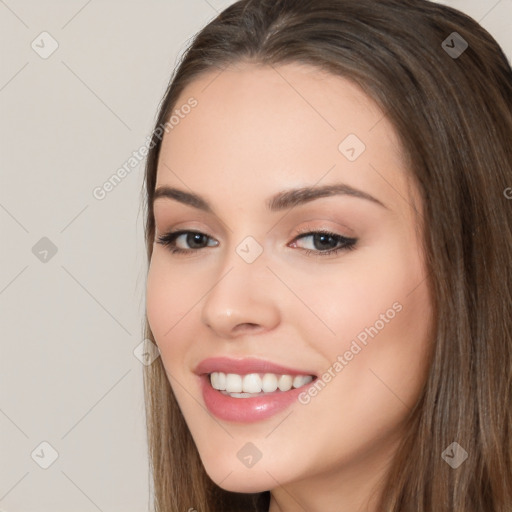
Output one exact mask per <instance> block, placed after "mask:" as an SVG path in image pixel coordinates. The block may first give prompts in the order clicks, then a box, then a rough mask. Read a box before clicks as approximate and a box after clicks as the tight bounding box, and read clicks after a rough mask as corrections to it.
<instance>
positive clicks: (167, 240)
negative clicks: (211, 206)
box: [157, 230, 213, 254]
mask: <svg viewBox="0 0 512 512" xmlns="http://www.w3.org/2000/svg"><path fill="white" fill-rule="evenodd" d="M181 237H184V240H185V242H186V244H187V245H189V246H190V247H192V248H191V249H187V248H185V249H183V248H180V247H177V241H178V239H179V238H181ZM207 240H213V239H212V238H210V237H209V236H208V235H205V234H204V233H201V232H200V231H186V230H180V231H174V232H170V233H166V234H165V235H161V236H159V237H158V241H157V243H159V244H162V245H164V246H165V247H168V248H169V250H170V251H171V253H173V254H183V253H191V252H197V251H198V250H199V249H203V243H204V242H205V241H207ZM197 245H199V246H200V247H197Z"/></svg>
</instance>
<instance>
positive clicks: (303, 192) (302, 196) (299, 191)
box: [153, 183, 389, 213]
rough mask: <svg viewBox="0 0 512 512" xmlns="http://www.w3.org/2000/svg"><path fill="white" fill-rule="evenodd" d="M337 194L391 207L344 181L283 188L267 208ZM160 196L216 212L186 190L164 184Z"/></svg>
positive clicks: (157, 193)
mask: <svg viewBox="0 0 512 512" xmlns="http://www.w3.org/2000/svg"><path fill="white" fill-rule="evenodd" d="M335 195H342V196H343V195H346V196H351V197H357V198H359V199H365V200H367V201H371V202H373V203H375V204H378V205H380V206H382V207H383V208H386V209H389V208H388V207H387V206H386V205H385V204H384V203H382V202H381V201H379V200H378V199H377V198H375V197H373V196H372V195H370V194H368V193H367V192H363V191H362V190H358V189H356V188H353V187H350V186H349V185H346V184H344V183H335V184H332V185H324V186H320V187H302V188H296V189H290V190H283V191H282V192H278V193H277V194H275V195H273V196H272V197H270V198H269V199H267V201H266V206H267V209H268V210H269V211H271V212H279V211H281V210H285V209H288V208H293V207H295V206H299V205H301V204H305V203H308V202H310V201H314V200H315V199H319V198H322V197H331V196H335ZM160 198H167V199H173V200H175V201H178V202H180V203H182V204H185V205H188V206H192V207H193V208H197V209H199V210H202V211H204V212H208V213H214V212H213V209H212V207H211V206H210V204H209V203H208V201H206V199H204V198H203V197H201V196H200V195H198V194H194V193H192V192H186V191H184V190H180V189H177V188H174V187H168V186H165V185H163V186H160V187H158V188H157V189H156V190H155V192H154V194H153V201H155V200H156V199H160Z"/></svg>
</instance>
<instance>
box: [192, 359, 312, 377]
mask: <svg viewBox="0 0 512 512" xmlns="http://www.w3.org/2000/svg"><path fill="white" fill-rule="evenodd" d="M212 372H223V373H237V374H239V375H246V374H248V373H276V374H278V375H314V373H313V372H311V371H310V370H296V369H293V368H287V367H285V366H281V365H278V364H274V363H271V362H270V361H264V360H263V359H256V358H245V359H230V358H228V357H210V358H208V359H205V360H203V361H201V362H200V363H199V364H198V365H197V367H196V369H195V372H194V373H197V374H198V375H201V374H203V373H212Z"/></svg>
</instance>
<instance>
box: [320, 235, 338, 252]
mask: <svg viewBox="0 0 512 512" xmlns="http://www.w3.org/2000/svg"><path fill="white" fill-rule="evenodd" d="M325 239H330V240H331V242H333V243H331V244H330V245H331V247H321V244H322V243H324V242H325ZM318 240H320V247H317V245H316V244H315V247H316V248H317V249H326V248H327V249H332V248H333V247H335V246H336V240H334V238H333V237H332V236H331V235H326V234H317V235H315V242H316V241H318Z"/></svg>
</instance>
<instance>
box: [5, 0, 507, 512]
mask: <svg viewBox="0 0 512 512" xmlns="http://www.w3.org/2000/svg"><path fill="white" fill-rule="evenodd" d="M230 3H232V2H231V1H229V0H228V1H222V0H217V1H215V0H187V1H185V0H180V1H178V0H167V1H164V0H152V1H145V2H143V1H142V0H137V1H135V0H131V1H124V2H121V1H114V0H104V1H100V0H89V1H87V0H72V1H67V2H59V1H57V0H52V1H35V0H30V1H29V0H26V1H21V0H0V43H1V48H2V60H1V62H2V65H1V68H0V108H1V118H0V119H1V121H0V126H1V128H0V129H1V133H0V140H1V144H2V146H1V151H0V158H1V160H0V173H1V187H0V226H1V233H2V240H1V250H0V255H1V265H0V312H1V317H0V320H1V340H2V341H1V357H0V510H2V511H8V512H21V511H23V512H30V511H38V512H42V511H48V512H50V511H51V512H69V511H73V512H94V511H98V510H99V511H103V512H107V511H119V512H121V511H122V512H132V511H134V512H135V511H137V512H142V511H147V510H148V509H149V496H150V493H151V488H150V483H149V473H148V463H147V454H146V444H145V443H146V439H145V431H144V409H143V396H142V368H143V365H142V363H141V362H140V361H139V359H137V357H136V356H135V354H134V350H136V349H137V347H138V346H139V344H140V343H141V341H142V338H143V336H142V332H143V331H142V326H143V322H142V319H143V313H144V307H145V304H144V295H145V289H144V287H145V272H146V262H145V253H144V244H143V211H142V208H141V206H140V205H141V201H140V198H141V196H140V192H141V187H142V178H143V164H142V163H140V164H138V165H137V166H136V167H134V168H133V169H131V172H130V173H129V174H128V175H127V176H126V177H125V178H124V179H123V180H122V181H121V183H119V184H118V185H117V186H116V187H115V188H114V189H113V190H111V191H110V192H109V193H108V194H106V195H105V197H104V198H103V199H97V198H96V197H95V196H94V195H93V191H94V190H95V189H96V188H97V187H101V186H102V184H103V183H104V182H105V181H107V180H108V179H109V178H110V177H111V176H112V174H114V173H115V172H116V170H117V169H118V168H119V167H121V166H122V165H123V164H124V163H126V162H127V160H128V159H129V158H130V156H132V153H133V152H134V151H137V150H138V149H139V148H140V147H141V146H143V145H144V143H145V141H146V137H147V136H148V135H149V133H150V130H151V128H152V124H153V121H154V119H155V116H156V110H157V107H158V104H159V102H160V100H161V97H162V94H163V92H164V90H165V87H166V85H167V82H168V79H169V77H170V74H171V71H172V69H173V67H174V65H175V63H176V58H177V56H178V55H179V54H180V53H181V52H182V51H183V49H184V48H185V45H186V43H187V40H188V39H189V38H190V37H191V36H192V35H193V34H194V33H195V32H196V31H197V30H198V29H199V28H201V27H202V26H203V25H204V24H205V23H207V22H208V20H209V19H211V18H212V17H213V16H214V15H215V14H216V11H217V10H220V9H222V8H223V7H225V6H227V5H228V4H230ZM442 3H445V4H448V5H451V6H454V7H456V8H459V9H461V10H463V11H465V12H467V13H468V14H470V15H471V16H473V17H474V18H475V19H477V20H479V21H481V23H482V24H483V26H484V27H485V28H487V29H488V30H489V31H490V32H491V33H492V34H493V35H494V36H495V37H496V38H497V40H498V41H499V42H500V43H501V45H502V46H503V48H504V50H505V52H506V53H507V55H508V56H511V55H512V35H511V30H510V29H511V28H512V27H511V21H510V20H512V0H501V1H498V0H489V1H488V0H451V1H444V2H442ZM44 31H46V32H48V33H49V34H50V36H48V35H43V36H40V34H41V33H42V32H44ZM54 41H56V43H55V42H54ZM33 42H34V43H33ZM32 44H33V45H34V48H33V47H32V46H31V45H32ZM52 44H54V45H55V44H58V48H57V50H56V51H55V52H54V53H53V54H52V55H50V56H48V57H47V58H43V56H46V55H45V52H49V51H50V50H51V49H52V46H51V45H52ZM41 55H42V56H41ZM44 237H46V239H44V240H41V239H42V238H44ZM34 246H35V248H34ZM55 250H56V253H55V254H53V252H55ZM42 260H43V261H42ZM43 442H46V443H49V445H51V447H50V446H48V445H46V444H43V445H41V443H43ZM53 450H55V452H56V453H57V454H58V457H57V458H56V460H55V461H53V463H52V464H51V465H50V466H49V467H48V468H47V469H43V468H42V467H41V465H43V466H44V465H47V464H49V463H50V462H52V460H53V458H54V457H55V453H54V452H53Z"/></svg>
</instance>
